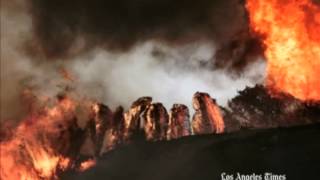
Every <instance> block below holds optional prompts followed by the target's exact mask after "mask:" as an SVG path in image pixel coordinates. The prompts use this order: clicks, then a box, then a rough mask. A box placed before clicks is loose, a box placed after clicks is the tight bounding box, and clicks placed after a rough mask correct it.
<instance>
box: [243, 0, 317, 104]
mask: <svg viewBox="0 0 320 180" xmlns="http://www.w3.org/2000/svg"><path fill="white" fill-rule="evenodd" d="M246 8H247V10H248V11H249V18H250V25H251V27H252V29H253V30H254V31H255V32H256V33H258V34H260V35H262V36H263V37H264V41H263V43H264V45H265V47H266V50H265V56H266V58H267V60H268V67H267V80H266V84H267V86H269V87H270V88H271V89H274V90H276V91H280V92H285V93H289V94H291V95H293V96H294V97H296V98H298V99H300V100H320V78H319V77H318V75H320V33H319V32H320V5H317V4H316V2H313V1H312V0H299V1H289V0H267V1H265V0H248V1H247V4H246Z"/></svg>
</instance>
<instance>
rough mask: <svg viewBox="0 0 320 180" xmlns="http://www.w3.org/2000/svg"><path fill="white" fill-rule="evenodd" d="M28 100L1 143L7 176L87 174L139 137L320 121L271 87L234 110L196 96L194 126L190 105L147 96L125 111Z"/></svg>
mask: <svg viewBox="0 0 320 180" xmlns="http://www.w3.org/2000/svg"><path fill="white" fill-rule="evenodd" d="M25 95H26V96H29V97H28V99H30V96H32V98H31V99H32V100H33V101H34V102H33V103H32V104H34V105H33V107H32V109H31V112H30V114H29V116H28V117H26V118H25V119H24V120H23V121H21V123H20V124H19V125H18V126H17V127H16V128H15V129H14V130H13V129H4V130H2V131H4V132H2V134H4V135H6V136H5V137H2V140H1V178H3V179H8V180H11V179H12V180H13V179H24V180H28V179H58V178H59V174H61V173H63V172H64V171H66V170H68V171H70V170H72V171H78V172H82V171H85V170H86V169H88V168H90V167H92V166H94V165H95V159H97V158H99V157H100V156H101V155H103V154H104V153H106V152H108V151H110V150H111V149H114V148H115V147H117V146H118V145H121V144H128V143H131V142H132V141H136V140H139V139H146V140H148V141H158V140H170V139H176V138H180V137H183V136H189V135H192V134H195V135H200V134H211V133H224V132H233V131H238V130H240V129H242V128H254V129H259V128H260V129H261V128H275V127H287V126H292V125H301V124H310V123H315V122H319V118H318V117H320V103H316V102H313V103H307V102H302V101H300V100H298V99H296V98H294V97H293V96H288V95H286V94H283V95H282V96H281V98H279V97H272V96H270V95H269V93H268V90H267V89H266V88H265V87H263V86H256V87H254V88H247V89H245V90H244V91H242V92H240V95H239V96H237V97H235V98H234V99H232V100H231V101H230V102H229V106H228V107H227V108H223V107H219V106H218V105H217V104H216V103H215V100H214V99H212V98H211V97H210V96H209V95H208V94H207V93H200V92H197V93H195V95H194V97H193V107H194V109H195V114H194V115H193V118H192V121H191V123H190V118H189V110H188V107H187V106H185V105H182V104H174V105H173V107H172V108H171V110H170V112H167V110H166V108H165V107H164V106H163V105H162V104H161V103H153V102H152V98H151V97H142V98H139V99H138V100H137V101H135V102H134V103H133V104H132V106H131V107H130V109H129V110H128V111H126V112H124V110H123V108H122V107H118V108H117V109H116V110H115V111H112V110H110V109H109V108H108V107H107V106H106V105H104V104H101V103H97V102H94V101H90V100H86V99H83V100H81V101H80V100H75V99H73V98H71V97H72V96H71V95H70V97H69V96H68V95H67V94H66V95H59V96H57V98H56V99H46V98H38V97H36V96H34V95H33V94H32V93H30V92H29V93H27V94H25ZM43 99H45V100H43ZM191 124H192V125H191ZM7 131H11V132H7ZM191 132H193V133H191Z"/></svg>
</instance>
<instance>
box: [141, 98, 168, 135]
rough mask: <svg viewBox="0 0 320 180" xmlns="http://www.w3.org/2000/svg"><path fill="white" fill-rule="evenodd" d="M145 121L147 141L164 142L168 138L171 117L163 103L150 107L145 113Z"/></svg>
mask: <svg viewBox="0 0 320 180" xmlns="http://www.w3.org/2000/svg"><path fill="white" fill-rule="evenodd" d="M143 120H144V121H143V127H144V132H145V137H146V139H147V140H164V139H166V138H167V132H168V125H169V115H168V113H167V110H166V108H165V107H164V106H163V105H162V104H161V103H154V104H151V105H149V106H148V107H147V109H146V111H145V113H144V119H143Z"/></svg>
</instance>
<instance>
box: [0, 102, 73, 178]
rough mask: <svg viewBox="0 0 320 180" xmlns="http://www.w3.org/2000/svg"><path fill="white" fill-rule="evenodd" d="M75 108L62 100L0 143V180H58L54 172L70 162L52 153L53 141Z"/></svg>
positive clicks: (36, 115) (54, 151)
mask: <svg viewBox="0 0 320 180" xmlns="http://www.w3.org/2000/svg"><path fill="white" fill-rule="evenodd" d="M75 105H76V104H75V102H74V101H72V100H71V99H68V98H65V99H62V100H60V101H59V102H58V103H57V104H56V105H55V106H53V107H51V108H47V107H45V108H44V110H40V112H38V113H35V114H33V115H32V116H31V117H30V118H26V119H25V120H23V121H22V122H21V124H20V125H19V126H18V127H17V128H16V130H15V132H14V134H13V137H11V139H9V140H6V141H3V142H0V149H1V151H0V153H1V154H0V155H1V158H0V166H1V168H0V172H1V173H0V179H6V180H17V179H21V180H37V179H57V178H58V177H57V174H56V172H57V170H58V169H59V170H65V169H66V168H67V167H68V166H69V162H70V159H69V158H67V157H63V156H62V155H60V154H59V153H58V152H57V150H55V149H54V148H55V147H53V146H52V144H51V143H52V138H55V139H59V137H58V135H59V131H61V128H63V127H61V126H63V125H64V124H66V123H65V121H68V119H71V118H69V117H70V116H71V115H72V113H73V112H74V110H75ZM58 124H59V125H60V126H58Z"/></svg>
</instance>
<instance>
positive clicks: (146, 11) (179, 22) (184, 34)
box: [30, 0, 248, 64]
mask: <svg viewBox="0 0 320 180" xmlns="http://www.w3.org/2000/svg"><path fill="white" fill-rule="evenodd" d="M30 10H31V13H32V18H33V23H34V24H33V25H34V27H33V30H34V34H35V38H36V41H33V42H37V44H36V45H34V46H35V47H37V48H34V47H33V48H30V49H32V50H31V51H30V53H33V54H38V55H39V54H41V53H43V55H44V56H45V57H46V58H64V57H69V56H72V55H75V54H77V55H78V54H79V53H81V52H86V51H87V50H88V49H91V48H95V47H100V48H101V47H102V48H105V49H108V50H109V51H110V50H112V51H116V52H122V51H126V50H129V49H130V48H131V47H133V46H134V45H136V44H138V43H141V42H143V41H147V40H157V41H160V42H164V43H169V44H171V45H172V44H173V45H180V44H186V43H190V42H193V41H197V40H207V41H212V42H214V43H215V44H222V45H223V48H222V49H221V51H222V52H223V53H224V52H225V51H228V50H225V49H230V46H232V45H230V43H234V42H235V41H236V43H240V44H241V45H239V46H242V44H246V43H247V42H246V40H243V39H242V38H244V37H245V36H243V35H241V34H246V33H247V32H248V25H247V18H246V12H245V8H244V2H243V1H240V0H228V1H225V0H198V1H194V0H184V1H181V0H153V1H150V0H90V1H88V0H77V1H65V0H55V1H52V0H31V4H30ZM245 38H247V37H245ZM34 49H38V50H40V52H41V53H40V52H39V51H35V50H34ZM243 53H244V54H246V52H243ZM222 64H223V63H222Z"/></svg>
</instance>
